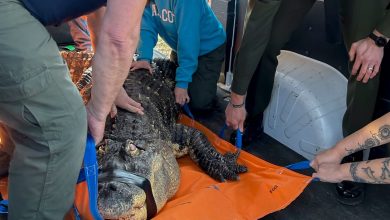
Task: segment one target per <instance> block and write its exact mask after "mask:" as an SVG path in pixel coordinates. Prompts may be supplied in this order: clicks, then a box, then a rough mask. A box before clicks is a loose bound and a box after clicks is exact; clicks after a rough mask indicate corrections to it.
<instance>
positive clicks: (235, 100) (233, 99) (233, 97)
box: [230, 91, 245, 105]
mask: <svg viewBox="0 0 390 220" xmlns="http://www.w3.org/2000/svg"><path fill="white" fill-rule="evenodd" d="M244 102H245V95H239V94H237V93H235V92H233V91H232V92H231V93H230V103H231V104H233V105H241V104H243V103H244Z"/></svg>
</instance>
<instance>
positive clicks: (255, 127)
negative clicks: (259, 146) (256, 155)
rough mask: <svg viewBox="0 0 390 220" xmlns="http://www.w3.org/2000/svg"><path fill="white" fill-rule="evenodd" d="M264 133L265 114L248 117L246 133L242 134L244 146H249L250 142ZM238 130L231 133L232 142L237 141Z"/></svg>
mask: <svg viewBox="0 0 390 220" xmlns="http://www.w3.org/2000/svg"><path fill="white" fill-rule="evenodd" d="M262 133H263V114H260V115H258V116H254V117H249V116H248V117H247V118H246V120H245V122H244V133H243V134H242V146H243V147H247V146H249V144H250V143H251V142H252V141H254V140H256V139H259V138H260V137H261V134H262ZM236 136H237V134H236V132H233V133H232V134H231V135H230V143H231V144H235V143H236Z"/></svg>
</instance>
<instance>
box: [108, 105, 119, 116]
mask: <svg viewBox="0 0 390 220" xmlns="http://www.w3.org/2000/svg"><path fill="white" fill-rule="evenodd" d="M117 113H118V109H117V108H116V106H115V104H113V105H112V106H111V111H110V117H111V118H114V117H115V116H116V114H117Z"/></svg>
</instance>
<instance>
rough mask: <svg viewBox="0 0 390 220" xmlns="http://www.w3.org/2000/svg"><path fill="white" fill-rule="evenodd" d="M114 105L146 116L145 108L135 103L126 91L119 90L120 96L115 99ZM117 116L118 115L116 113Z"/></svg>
mask: <svg viewBox="0 0 390 220" xmlns="http://www.w3.org/2000/svg"><path fill="white" fill-rule="evenodd" d="M114 104H115V105H116V106H118V107H120V108H122V109H125V110H127V111H129V112H134V113H137V114H140V115H143V114H144V108H143V107H142V106H141V104H140V103H138V102H136V101H134V100H133V99H132V98H130V97H129V96H128V95H127V93H126V91H125V89H124V88H121V89H120V90H119V93H118V96H117V97H116V99H115V102H114ZM112 113H113V110H111V117H112ZM115 115H116V113H115Z"/></svg>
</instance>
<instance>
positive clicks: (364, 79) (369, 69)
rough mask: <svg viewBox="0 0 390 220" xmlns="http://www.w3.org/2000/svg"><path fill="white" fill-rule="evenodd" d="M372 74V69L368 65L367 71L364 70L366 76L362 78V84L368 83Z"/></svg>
mask: <svg viewBox="0 0 390 220" xmlns="http://www.w3.org/2000/svg"><path fill="white" fill-rule="evenodd" d="M373 72H374V67H373V66H372V65H368V67H367V70H366V74H365V75H364V78H363V83H367V82H368V80H369V79H370V77H371V75H372V73H373Z"/></svg>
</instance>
